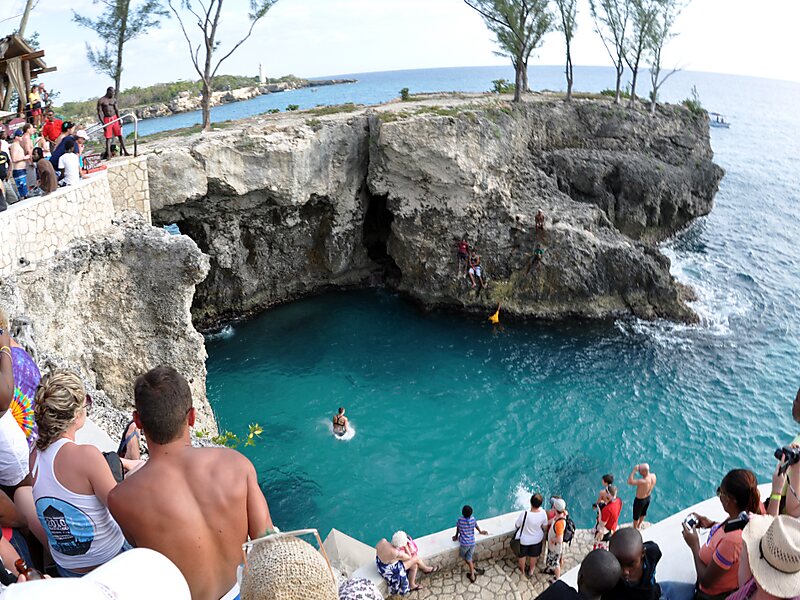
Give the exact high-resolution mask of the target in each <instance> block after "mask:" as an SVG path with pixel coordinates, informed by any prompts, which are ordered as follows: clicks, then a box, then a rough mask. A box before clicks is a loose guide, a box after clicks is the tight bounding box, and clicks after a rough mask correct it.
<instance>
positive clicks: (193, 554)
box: [108, 366, 276, 600]
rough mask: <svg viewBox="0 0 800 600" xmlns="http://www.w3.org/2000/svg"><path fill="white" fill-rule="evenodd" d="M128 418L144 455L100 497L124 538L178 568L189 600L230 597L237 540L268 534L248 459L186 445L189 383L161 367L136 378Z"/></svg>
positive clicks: (238, 558)
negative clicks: (143, 442)
mask: <svg viewBox="0 0 800 600" xmlns="http://www.w3.org/2000/svg"><path fill="white" fill-rule="evenodd" d="M133 398H134V403H135V405H136V410H135V411H134V413H133V420H134V422H135V423H136V426H137V427H138V428H139V429H141V430H142V431H143V432H144V437H145V439H146V440H147V445H148V449H149V451H150V460H148V461H147V463H146V464H145V465H144V466H143V467H141V468H140V469H139V470H138V471H136V475H135V476H134V477H129V478H128V479H125V480H124V481H123V482H122V483H120V484H119V485H117V486H116V487H115V488H114V489H113V490H112V491H111V492H110V493H109V495H108V508H109V510H110V511H111V514H112V515H113V516H114V519H115V520H116V521H117V523H119V526H120V527H121V528H122V532H123V533H124V534H125V538H126V539H127V540H128V541H129V542H130V543H131V544H132V545H134V546H136V547H139V548H150V549H151V550H156V551H157V552H161V553H162V554H163V555H164V556H166V557H167V558H169V559H170V560H171V561H172V562H174V563H175V565H176V566H177V567H178V569H180V571H181V573H183V576H184V577H185V578H186V581H187V582H188V584H189V588H190V590H191V592H192V599H193V600H219V599H220V598H223V597H224V598H235V597H237V593H238V585H237V583H236V569H237V567H238V566H239V564H240V563H241V562H242V544H244V543H245V542H246V541H247V539H248V537H249V538H250V539H255V538H259V537H263V536H264V535H268V534H272V533H275V532H276V529H275V527H274V525H273V524H272V519H271V517H270V514H269V507H268V506H267V501H266V499H265V498H264V494H263V493H262V491H261V487H260V486H259V484H258V475H257V474H256V470H255V468H254V467H253V464H252V463H251V462H250V461H249V460H247V459H246V458H245V457H244V456H243V455H242V454H240V453H238V452H236V451H235V450H231V449H230V448H193V447H192V440H191V436H190V434H189V429H190V428H191V427H192V426H193V425H194V420H195V409H194V407H193V406H192V394H191V391H190V389H189V384H188V383H187V382H186V379H184V377H183V376H181V375H180V374H179V373H178V372H177V371H176V370H175V369H173V368H172V367H169V366H159V367H156V368H154V369H152V370H150V371H148V372H147V373H145V374H144V375H140V376H139V377H137V378H136V383H135V384H134V390H133Z"/></svg>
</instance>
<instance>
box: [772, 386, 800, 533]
mask: <svg viewBox="0 0 800 600" xmlns="http://www.w3.org/2000/svg"><path fill="white" fill-rule="evenodd" d="M792 417H794V420H795V421H796V422H797V423H800V390H797V396H795V398H794V403H793V404H792ZM775 458H777V459H778V465H777V466H776V467H775V473H773V474H772V493H771V494H770V497H769V503H768V505H767V513H768V514H770V515H772V516H773V517H777V516H778V515H779V514H784V515H789V516H792V517H800V497H798V494H800V490H798V484H800V434H798V435H797V437H795V438H794V440H793V441H792V443H791V444H790V445H788V446H784V447H783V448H779V449H778V450H776V451H775Z"/></svg>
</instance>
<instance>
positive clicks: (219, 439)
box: [198, 423, 264, 448]
mask: <svg viewBox="0 0 800 600" xmlns="http://www.w3.org/2000/svg"><path fill="white" fill-rule="evenodd" d="M248 428H249V431H248V432H247V435H246V436H243V437H241V438H240V437H239V436H238V435H236V434H235V433H232V432H230V431H223V432H221V433H220V434H219V435H215V436H214V437H212V438H211V441H212V442H214V443H215V444H217V445H219V446H227V447H228V448H237V447H238V446H239V444H241V443H242V442H244V445H245V446H255V445H256V440H257V439H260V438H261V434H262V433H264V428H263V427H261V425H259V424H258V423H250V425H249V426H248ZM203 433H205V434H207V432H203ZM198 437H201V436H199V435H198Z"/></svg>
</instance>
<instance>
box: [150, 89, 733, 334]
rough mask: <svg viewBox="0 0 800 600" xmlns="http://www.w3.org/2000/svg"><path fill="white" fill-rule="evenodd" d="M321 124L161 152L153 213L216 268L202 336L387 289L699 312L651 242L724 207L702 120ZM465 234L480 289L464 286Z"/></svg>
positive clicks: (677, 315) (579, 117)
mask: <svg viewBox="0 0 800 600" xmlns="http://www.w3.org/2000/svg"><path fill="white" fill-rule="evenodd" d="M309 117H310V115H303V114H302V113H299V114H293V115H288V116H285V115H281V116H277V117H259V118H255V119H251V120H248V121H245V122H241V123H240V124H239V126H238V127H235V128H230V129H227V130H225V131H224V132H216V133H212V134H206V135H204V136H194V137H191V138H189V139H188V143H187V140H185V139H182V140H181V141H180V143H178V144H176V143H175V141H174V140H167V141H162V142H159V143H157V144H155V145H151V152H153V153H154V154H155V155H156V157H155V160H150V161H149V169H150V191H151V205H152V208H153V210H154V214H153V217H154V221H156V222H162V223H172V222H176V223H178V225H179V226H180V228H181V231H183V232H184V233H187V234H188V235H189V236H191V237H192V238H193V239H195V240H196V241H197V243H198V245H199V246H200V247H201V249H202V250H203V251H204V252H206V253H208V254H209V256H210V259H211V272H210V274H209V277H208V278H207V279H206V280H205V281H204V282H203V283H201V284H200V285H199V286H198V288H197V294H196V296H195V301H194V305H193V313H194V316H195V320H196V322H197V323H198V324H199V325H201V326H203V325H207V324H210V323H213V322H214V321H215V320H217V319H224V318H230V317H236V316H240V315H243V314H247V313H249V312H251V311H256V310H260V309H263V308H265V307H268V306H270V305H271V304H274V303H278V302H284V301H287V300H291V299H293V298H296V297H298V296H301V295H304V294H310V293H316V292H319V291H321V290H324V289H326V288H329V287H341V286H349V285H367V284H374V283H380V282H384V281H385V282H387V283H389V284H390V285H392V286H395V287H397V288H398V289H400V290H401V291H403V292H405V293H407V294H408V295H410V296H411V297H413V298H415V299H417V300H418V301H420V302H421V303H422V304H424V305H427V306H455V307H462V308H467V309H474V310H478V309H488V308H494V307H495V306H496V305H497V303H502V304H503V306H504V307H505V309H506V310H507V311H509V312H512V313H515V314H518V315H525V316H536V317H547V318H558V317H564V316H589V317H608V316H617V315H624V314H634V315H637V316H640V317H644V318H655V317H665V318H671V319H677V320H692V319H693V317H694V315H693V313H692V311H691V310H690V309H689V308H688V307H687V306H686V304H685V303H684V302H683V300H682V298H681V289H680V286H679V285H678V284H677V283H676V282H675V281H674V279H673V278H672V277H671V275H670V273H669V261H668V259H667V258H666V257H664V256H663V255H661V254H660V252H659V251H658V249H657V247H655V246H654V245H652V241H654V240H658V239H662V238H664V237H665V236H666V235H668V234H670V233H672V232H674V231H676V230H677V229H679V228H680V227H682V226H684V225H685V224H686V223H688V222H689V221H691V220H692V219H694V218H696V217H698V216H700V215H703V214H706V213H708V211H709V210H710V209H711V205H712V201H713V196H714V194H715V192H716V189H717V185H718V182H719V179H720V178H721V176H722V171H721V169H719V167H717V166H716V165H714V164H713V162H712V161H711V157H712V153H711V148H710V144H709V138H708V122H707V117H705V116H704V115H699V116H698V115H692V114H691V113H689V112H688V111H687V110H685V109H683V108H679V107H666V108H664V109H662V110H660V111H659V114H658V115H656V116H655V117H651V116H649V115H646V114H643V113H639V112H632V111H628V110H626V109H624V108H621V107H617V106H614V105H612V104H610V103H607V102H603V101H576V102H574V103H572V104H565V103H563V102H562V101H559V100H554V99H552V98H547V97H534V98H533V99H532V100H531V101H529V102H526V103H523V104H521V105H518V106H514V105H511V104H509V103H507V102H504V101H500V100H496V99H492V98H487V97H485V96H483V97H474V96H461V97H445V98H433V99H429V100H425V101H422V102H416V103H393V104H390V105H385V106H381V107H374V108H371V109H366V110H363V111H359V112H357V113H350V114H338V115H337V114H334V115H331V116H328V117H324V118H309ZM538 209H542V210H544V212H545V214H546V215H547V221H546V229H545V233H544V235H543V236H539V237H538V238H537V235H536V232H535V230H534V223H533V216H534V214H535V213H536V211H537V210H538ZM463 234H465V235H466V236H467V237H468V239H469V241H470V242H471V243H473V244H474V245H476V246H477V247H478V249H479V251H480V253H481V255H482V257H483V264H484V268H485V271H486V273H487V275H488V278H489V280H490V281H489V287H488V289H487V290H484V291H483V292H480V293H477V292H475V291H473V290H471V289H470V287H469V285H468V283H467V280H466V279H465V278H464V277H459V276H457V272H456V259H455V248H454V241H455V240H456V239H457V238H459V237H460V236H461V235H463ZM537 248H538V250H539V252H535V250H536V249H537Z"/></svg>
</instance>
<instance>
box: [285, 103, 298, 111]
mask: <svg viewBox="0 0 800 600" xmlns="http://www.w3.org/2000/svg"><path fill="white" fill-rule="evenodd" d="M286 110H288V111H290V112H291V111H294V110H300V105H299V104H290V105H289V106H287V107H286Z"/></svg>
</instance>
